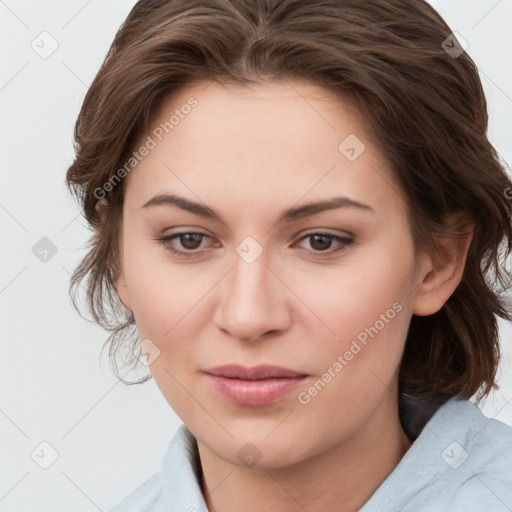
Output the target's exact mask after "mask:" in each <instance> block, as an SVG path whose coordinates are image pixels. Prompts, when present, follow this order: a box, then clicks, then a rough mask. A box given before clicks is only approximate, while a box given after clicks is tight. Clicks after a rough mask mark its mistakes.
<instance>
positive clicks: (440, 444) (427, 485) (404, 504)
mask: <svg viewBox="0 0 512 512" xmlns="http://www.w3.org/2000/svg"><path fill="white" fill-rule="evenodd" d="M437 407H438V408H437V410H436V409H435V408H434V411H435V412H434V413H433V415H432V412H433V411H431V412H430V413H428V412H427V417H425V408H423V409H421V408H420V409H418V408H417V407H416V411H414V409H413V408H409V409H405V406H404V405H403V403H401V408H402V409H403V411H402V412H401V414H402V416H401V417H402V424H403V426H404V430H405V431H406V432H407V433H408V434H409V435H410V436H412V439H414V442H413V444H412V446H411V447H410V449H409V450H408V451H407V453H406V454H405V455H404V457H403V458H402V460H401V461H400V463H399V464H398V465H397V466H396V468H395V469H394V471H393V472H392V473H391V474H390V475H389V476H388V477H387V478H386V480H384V482H383V483H382V484H381V485H380V487H379V488H378V489H377V490H376V491H375V492H374V493H373V495H372V496H371V497H370V499H369V500H368V501H367V502H366V504H365V505H364V506H363V508H361V509H360V512H384V511H386V512H388V511H391V512H395V511H396V512H398V511H400V512H427V511H428V512H511V511H512V427H510V426H508V425H506V424H505V423H502V422H500V421H497V420H494V419H489V418H487V417H486V416H484V414H483V413H482V412H481V411H480V409H478V408H477V407H476V406H475V405H474V404H473V403H471V402H470V401H468V400H461V399H459V398H451V399H450V400H448V401H447V402H445V403H444V404H443V405H441V406H440V407H439V406H437ZM404 411H405V412H404ZM422 415H423V419H422V418H421V416H422ZM429 418H430V419H429ZM427 420H428V421H427ZM425 422H427V423H426V424H425ZM197 460H198V455H197V444H196V441H195V438H194V436H193V435H192V433H191V432H190V430H188V428H187V427H186V426H185V425H184V424H182V425H181V426H180V428H179V429H178V431H177V432H176V434H175V435H174V437H173V438H172V440H171V443H170V445H169V447H168V449H167V451H166V452H165V455H164V457H163V460H162V468H161V470H160V471H159V472H158V473H155V474H154V475H153V476H152V477H151V478H149V479H148V480H147V481H146V482H145V483H143V484H142V485H141V486H140V487H138V488H137V489H136V490H135V491H133V492H132V493H131V494H129V495H128V496H127V497H126V498H125V499H124V500H122V501H121V502H120V503H119V504H118V505H117V506H116V507H114V508H113V509H112V510H111V511H110V512H208V509H207V507H206V504H205V502H204V498H203V496H202V493H201V488H200V486H199V482H200V479H199V472H198V470H197V469H196V466H195V461H197ZM261 510H262V512H263V511H264V510H265V504H264V503H262V509H261Z"/></svg>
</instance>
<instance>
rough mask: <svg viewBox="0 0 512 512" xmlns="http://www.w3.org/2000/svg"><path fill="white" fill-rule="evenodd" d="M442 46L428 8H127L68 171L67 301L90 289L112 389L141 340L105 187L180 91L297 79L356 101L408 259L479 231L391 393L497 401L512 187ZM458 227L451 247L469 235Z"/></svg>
mask: <svg viewBox="0 0 512 512" xmlns="http://www.w3.org/2000/svg"><path fill="white" fill-rule="evenodd" d="M451 32H452V31H451V30H450V28H449V27H448V25H447V24H446V23H445V22H444V21H443V19H442V18H441V17H440V16H439V14H438V13H437V12H436V11H435V10H434V9H433V8H432V7H431V6H430V5H428V4H427V3H426V2H425V1H423V0H367V1H364V2H361V1H360V0H315V1H313V2H312V1H310V0H258V1H253V0H141V1H139V2H138V3H137V4H136V5H135V6H134V7H133V9H132V11H131V12H130V14H129V15H128V17H127V19H126V21H125V22H124V23H123V25H122V26H121V28H120V29H119V31H118V33H117V34H116V36H115V39H114V41H113V43H112V46H111V48H110V50H109V52H108V54H107V56H106V58H105V61H104V63H103V65H102V66H101V69H100V70H99V72H98V74H97V76H96V78H95V79H94V81H93V83H92V85H91V87H90V88H89V91H88V93H87V95H86V97H85V100H84V103H83V106H82V109H81V111H80V114H79V117H78V120H77V123H76V126H75V140H76V158H75V160H74V162H73V163H72V165H71V166H70V167H69V169H68V171H67V184H68V186H69V188H70V190H71V192H73V193H74V194H75V197H76V198H77V200H78V201H79V203H80V207H81V209H82V212H83V214H84V216H85V218H86V220H87V221H88V223H89V224H90V226H91V228H92V230H93V235H92V237H91V240H90V248H89V252H88V254H87V255H86V256H85V258H84V259H83V260H82V262H81V263H80V265H79V266H78V267H77V268H76V269H75V271H74V273H73V276H72V279H71V285H70V293H71V295H72V301H73V305H74V306H75V308H77V309H78V310H79V308H78V306H77V304H76V298H75V295H76V291H77V288H78V285H80V284H81V283H82V281H83V280H84V279H85V278H87V280H86V281H87V282H86V290H87V294H86V299H87V307H88V309H89V311H90V312H91V313H92V317H93V319H94V321H95V322H97V323H98V324H99V325H101V326H102V327H104V328H105V329H108V330H109V331H111V334H110V336H109V337H108V339H107V340H106V342H105V345H107V344H109V346H110V351H109V352H110V356H111V362H112V363H113V368H114V370H115V371H116V373H117V374H118V376H119V373H118V366H117V363H116V355H118V354H117V353H118V352H123V350H120V349H121V348H123V347H128V345H129V343H130V341H131V345H130V348H131V350H128V351H127V352H126V353H127V354H128V356H132V350H133V348H134V347H135V346H136V344H137V341H138V340H137V336H136V326H135V321H134V316H133V314H132V313H131V312H127V310H125V309H124V307H123V306H122V304H121V303H120V301H119V298H118V296H117V292H116V290H115V282H116V276H117V275H118V270H117V255H118V239H119V233H120V231H119V230H120V226H121V220H122V206H123V195H124V180H120V183H119V184H118V185H117V186H109V187H107V186H105V184H106V183H108V182H109V181H110V183H112V179H113V177H114V174H115V172H116V170H118V169H119V168H120V166H121V165H123V163H124V162H126V160H127V159H129V158H130V155H131V152H132V151H133V149H134V144H135V143H136V142H137V140H138V138H139V136H140V135H141V134H142V133H144V130H148V127H149V126H150V122H151V120H152V116H153V115H154V114H155V112H156V110H157V109H158V107H159V105H160V104H161V103H162V101H164V100H165V99H166V98H168V97H169V95H171V94H173V93H175V92H177V91H178V90H180V89H182V88H183V87H186V86H187V85H188V84H191V83H192V82H194V81H196V80H216V81H219V82H224V83H234V84H251V83H264V82H265V81H268V80H283V79H284V80H286V79H288V78H290V79H294V78H299V79H307V80H310V81H311V82H314V83H316V84H319V85H321V86H323V87H326V88H328V89H329V90H331V91H334V92H335V93H337V94H339V95H340V97H343V98H345V99H347V98H349V99H350V100H352V101H354V102H355V104H356V105H357V108H358V109H359V112H360V113H361V114H362V116H363V119H364V120H365V122H366V125H367V127H368V129H369V130H371V134H372V137H373V138H374V140H375V142H376V143H377V144H378V146H379V149H380V150H381V152H382V153H383V154H384V155H385V157H386V158H387V161H388V162H389V164H390V166H391V168H392V169H393V173H394V177H395V179H396V183H398V184H399V185H400V188H401V190H402V193H403V196H404V198H405V200H406V202H407V204H408V207H409V212H410V225H411V233H412V235H413V240H414V244H415V248H416V250H417V251H422V250H428V251H431V254H434V252H435V249H436V247H435V244H434V242H433V240H434V238H433V235H434V234H436V233H446V226H445V225H444V224H443V220H444V219H445V218H446V215H448V214H450V213H453V212H467V213H468V214H469V215H470V217H471V219H472V221H473V222H474V226H475V230H474V236H473V240H472V242H471V245H470V248H469V253H468V257H467V260H466V265H465V269H464V275H463V278H462V281H461V283H460V284H459V286H458V287H457V289H456V290H455V292H454V293H453V294H452V296H451V297H450V298H449V299H448V301H447V302H446V304H445V305H444V306H443V307H442V308H441V309H440V310H439V311H438V312H437V313H435V314H433V315H430V316H426V317H419V316H416V315H413V317H412V319H411V324H410V328H409V332H408V336H407V341H406V347H405V351H404V355H403V359H402V364H401V368H400V376H399V387H400V391H401V392H404V393H407V394H413V395H424V396H430V397H434V396H455V395H458V396H460V397H461V398H470V397H471V396H473V395H474V394H475V393H476V392H477V391H480V395H479V398H480V397H483V396H485V395H486V394H487V393H489V391H491V389H492V388H493V387H494V388H495V387H496V384H495V377H496V370H497V365H498V361H499V356H500V351H499V339H498V325H497V317H496V315H497V316H500V317H502V318H505V319H507V320H512V317H511V312H510V310H509V309H507V308H508V306H507V305H506V303H505V299H504V296H503V295H502V294H501V293H499V290H498V289H495V286H496V284H498V286H499V287H500V288H501V289H502V290H504V289H506V287H507V286H508V282H506V281H505V278H506V277H508V274H506V272H505V267H504V265H503V261H502V258H503V257H506V256H508V254H509V253H510V251H511V250H512V225H511V203H510V201H509V200H508V199H507V197H506V195H507V194H506V191H507V190H512V183H511V181H510V180H509V178H508V176H507V174H506V172H505V169H504V166H503V163H501V160H500V157H499V155H498V153H497V152H496V150H495V149H494V147H493V146H492V145H491V143H490V142H489V140H488V138H487V124H488V114H487V104H486V99H485V96H484V91H483V89H482V85H481V82H480V79H479V76H478V71H477V68H476V65H475V64H474V62H473V61H472V59H471V58H470V57H469V56H468V54H467V53H465V52H463V51H462V50H460V52H458V53H460V55H458V54H454V53H453V51H452V52H450V51H449V48H455V50H457V49H459V48H460V47H459V46H458V43H457V41H456V40H455V39H453V37H452V36H451ZM447 42H448V43H447ZM107 192H108V193H107ZM101 197H106V198H107V199H108V201H109V204H108V206H107V207H106V208H104V218H103V219H102V217H100V215H99V213H98V211H97V210H96V209H95V207H96V205H97V202H98V199H100V198H101ZM459 228H460V229H459V230H458V231H456V232H455V233H451V235H452V236H459V235H463V228H464V226H460V227H459ZM73 292H74V293H73ZM126 353H125V354H126ZM132 357H133V356H132ZM127 362H128V359H126V358H125V360H124V362H123V364H126V363H127ZM120 378H121V380H123V379H122V377H120ZM148 378H150V377H149V376H148V377H146V378H144V379H142V380H139V381H137V382H143V381H145V380H147V379H148ZM123 382H126V381H124V380H123Z"/></svg>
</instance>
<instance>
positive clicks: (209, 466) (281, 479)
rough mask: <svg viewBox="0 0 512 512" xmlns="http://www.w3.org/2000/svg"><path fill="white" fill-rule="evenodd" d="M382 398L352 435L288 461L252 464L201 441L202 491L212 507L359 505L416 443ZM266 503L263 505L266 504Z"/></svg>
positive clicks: (252, 510) (285, 510)
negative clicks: (231, 459) (229, 458)
mask: <svg viewBox="0 0 512 512" xmlns="http://www.w3.org/2000/svg"><path fill="white" fill-rule="evenodd" d="M385 405H386V404H384V403H382V404H381V406H379V409H378V410H377V411H375V413H374V415H373V416H372V417H371V419H370V420H369V421H368V422H367V423H366V424H365V425H364V427H363V428H362V429H359V430H358V431H357V433H355V434H354V435H353V436H351V437H350V438H349V439H344V440H342V441H341V442H340V443H338V444H337V445H335V446H333V447H330V448H329V449H327V450H325V451H324V452H322V453H320V454H318V455H317V456H315V457H312V458H309V459H307V460H302V461H299V462H295V463H293V464H290V465H288V466H284V467H277V468H275V467H272V468H260V467H257V466H255V467H252V468H247V467H244V466H239V465H236V464H232V463H231V462H229V461H226V460H224V459H222V458H220V457H218V456H217V455H216V454H215V453H213V452H212V451H211V450H209V449H208V448H207V447H206V446H205V445H203V444H202V443H200V442H199V441H198V449H199V456H200V459H201V466H202V478H201V483H202V491H203V495H204V496H205V502H206V504H207V506H208V510H209V511H210V512H234V511H237V512H238V511H239V510H244V511H246V512H261V511H262V510H272V511H275V512H295V511H297V512H299V511H300V512H304V510H308V512H317V511H318V512H320V511H322V512H323V511H325V510H336V511H338V512H354V511H357V510H359V509H360V508H361V507H362V506H363V505H364V504H365V503H366V502H367V501H368V499H369V498H370V497H371V495H372V494H373V493H374V492H375V491H376V490H377V488H378V487H379V486H380V484H381V483H382V482H383V481H384V480H385V479H386V478H387V477H388V476H389V474H390V473H391V472H392V471H393V470H394V468H395V467H396V466H397V464H398V463H399V462H400V459H401V458H402V457H403V456H404V454H405V453H406V451H407V450H408V449H409V447H410V446H411V442H410V440H409V439H408V437H407V435H406V434H405V432H404V431H403V429H402V426H401V424H400V420H399V416H398V407H397V404H396V403H395V404H394V407H393V401H390V403H389V404H388V406H389V405H390V406H391V407H392V411H391V412H392V414H390V410H389V407H387V408H386V407H385ZM262 506H264V509H262Z"/></svg>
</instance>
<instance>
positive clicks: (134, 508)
mask: <svg viewBox="0 0 512 512" xmlns="http://www.w3.org/2000/svg"><path fill="white" fill-rule="evenodd" d="M164 489H165V486H164V480H163V477H162V473H161V472H158V473H155V474H154V475H153V476H152V477H150V478H148V479H147V480H146V481H145V482H144V483H143V484H142V485H140V486H139V487H137V488H136V489H135V490H134V491H132V492H131V493H130V494H128V495H127V496H126V497H125V498H123V499H122V500H121V501H120V502H119V503H118V504H117V505H116V506H115V507H113V508H112V509H110V511H109V512H150V511H151V512H160V511H162V512H163V511H164V510H167V509H166V506H167V505H166V500H165V495H164Z"/></svg>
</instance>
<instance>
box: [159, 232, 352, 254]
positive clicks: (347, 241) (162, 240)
mask: <svg viewBox="0 0 512 512" xmlns="http://www.w3.org/2000/svg"><path fill="white" fill-rule="evenodd" d="M184 235H200V236H202V237H203V239H204V238H210V237H209V236H208V235H205V234H204V233H197V232H193V231H185V232H183V233H176V234H174V235H171V236H163V237H157V238H155V240H156V241H158V242H159V243H161V244H162V245H163V246H164V247H165V248H166V249H167V250H168V251H170V252H171V253H173V254H175V255H177V256H180V257H184V258H191V257H193V256H197V255H198V254H200V252H201V251H198V250H192V249H191V250H188V251H181V250H179V249H174V248H172V247H171V246H170V245H169V244H170V242H171V241H172V240H174V239H175V238H179V237H181V236H184ZM314 236H325V237H327V238H332V239H333V240H336V241H338V242H341V243H342V244H343V245H341V246H340V247H339V248H338V249H335V250H329V251H310V252H312V253H313V254H314V255H315V256H320V257H323V256H324V255H325V257H327V256H332V255H333V254H340V253H342V252H344V251H346V250H347V248H348V247H347V246H349V245H350V244H352V243H353V242H354V240H353V239H352V238H345V237H342V236H338V235H333V234H332V233H324V232H315V233H308V234H307V235H305V236H303V237H302V238H301V239H300V240H299V242H301V241H302V240H305V239H307V238H312V237H314ZM203 239H201V242H202V241H203ZM306 250H307V249H306Z"/></svg>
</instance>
